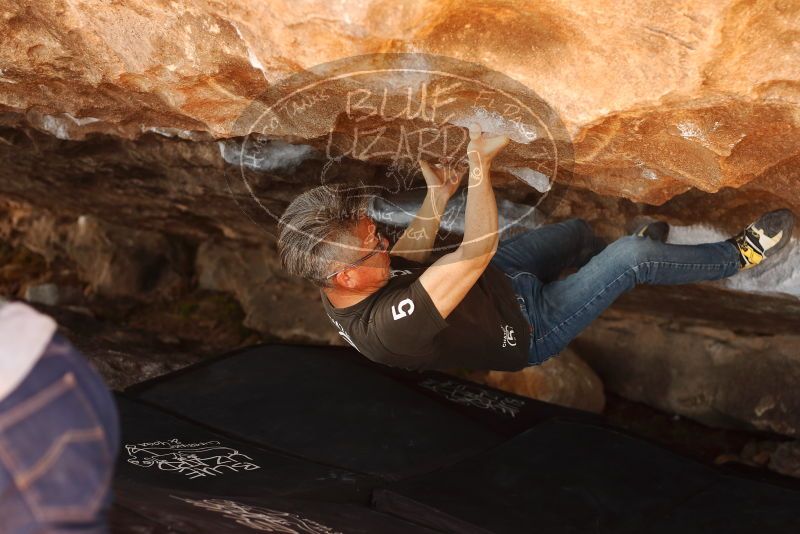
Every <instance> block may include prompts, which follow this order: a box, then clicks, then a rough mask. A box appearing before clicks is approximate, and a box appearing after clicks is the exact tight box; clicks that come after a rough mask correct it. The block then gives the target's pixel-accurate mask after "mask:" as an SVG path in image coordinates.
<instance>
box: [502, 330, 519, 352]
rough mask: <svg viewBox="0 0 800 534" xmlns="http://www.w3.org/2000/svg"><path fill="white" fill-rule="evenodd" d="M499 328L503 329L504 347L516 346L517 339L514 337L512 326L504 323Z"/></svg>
mask: <svg viewBox="0 0 800 534" xmlns="http://www.w3.org/2000/svg"><path fill="white" fill-rule="evenodd" d="M500 328H502V329H503V347H504V348H505V346H506V345H508V346H509V347H516V346H517V340H516V339H515V338H514V328H512V327H511V326H509V325H504V326H501V327H500Z"/></svg>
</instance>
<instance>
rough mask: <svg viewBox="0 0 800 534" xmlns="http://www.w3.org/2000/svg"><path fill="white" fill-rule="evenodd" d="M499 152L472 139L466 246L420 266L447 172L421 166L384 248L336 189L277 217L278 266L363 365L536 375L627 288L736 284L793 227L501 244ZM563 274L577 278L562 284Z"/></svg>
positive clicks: (536, 236)
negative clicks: (313, 293)
mask: <svg viewBox="0 0 800 534" xmlns="http://www.w3.org/2000/svg"><path fill="white" fill-rule="evenodd" d="M508 141H509V140H508V138H507V137H505V136H499V137H486V136H484V135H483V134H482V133H481V131H480V128H479V127H478V126H477V125H472V126H471V127H470V142H469V145H468V147H467V158H468V162H469V174H468V179H467V180H468V194H467V201H466V213H465V226H464V237H463V241H462V242H461V245H460V246H459V247H458V248H457V249H456V250H454V251H453V252H450V253H449V254H445V255H443V256H442V257H441V258H439V259H438V260H436V261H435V262H433V263H432V264H430V265H425V264H424V262H425V260H426V259H428V256H429V254H430V250H431V249H432V247H433V242H434V239H435V236H436V232H437V230H438V226H439V220H440V215H441V213H442V212H443V211H444V207H445V205H446V204H447V201H448V200H449V198H450V196H451V195H452V194H453V193H454V192H455V190H456V189H457V188H458V185H459V182H460V180H461V176H458V175H456V173H454V172H453V171H452V170H449V169H446V168H436V167H434V166H431V165H429V164H428V163H426V162H423V161H420V166H421V168H422V171H423V175H424V176H425V180H426V182H427V184H428V190H427V191H428V192H427V195H426V197H425V200H424V202H423V204H422V206H421V207H420V209H419V211H418V212H417V215H416V217H415V219H414V220H413V221H412V222H411V224H410V226H409V227H408V228H407V230H406V231H405V232H404V234H403V236H402V237H401V238H400V239H398V241H397V242H396V243H395V244H394V246H393V247H392V248H391V250H390V249H389V243H388V241H387V239H386V238H385V237H383V236H381V235H380V233H379V232H378V231H377V226H376V224H375V223H374V221H373V220H372V219H371V218H370V217H368V216H367V215H366V205H365V200H364V199H363V198H359V197H354V196H352V195H349V194H348V193H347V192H346V191H345V189H344V188H342V187H337V186H322V187H318V188H316V189H313V190H310V191H307V192H306V193H304V194H302V195H300V196H299V197H298V198H297V199H295V200H294V201H293V202H292V203H291V204H290V205H289V207H288V208H287V209H286V212H285V213H284V215H283V216H282V218H281V221H280V224H279V230H280V236H279V239H278V248H279V253H280V257H281V262H282V264H283V266H284V268H285V269H286V270H287V271H288V272H289V273H291V274H294V275H298V276H302V277H304V278H306V279H308V280H311V281H312V282H314V283H315V284H316V285H318V286H320V287H321V291H320V293H321V298H322V303H323V306H324V308H325V311H326V312H327V314H328V316H329V317H330V319H331V321H332V322H333V324H334V325H335V326H336V328H337V329H338V330H339V333H340V334H341V335H342V336H343V337H344V338H345V339H346V340H347V341H348V342H349V343H350V344H351V345H353V346H354V347H355V348H356V349H357V350H358V351H359V352H361V354H363V355H364V356H366V357H367V358H369V359H371V360H373V361H376V362H380V363H383V364H386V365H391V366H396V367H403V368H407V369H420V370H421V369H446V368H470V369H495V370H504V371H509V370H518V369H521V368H523V367H525V366H527V365H537V364H541V363H542V362H544V361H545V360H547V359H548V358H550V357H552V356H554V355H556V354H558V352H560V351H561V350H562V349H563V348H564V347H565V346H566V345H567V344H568V343H569V342H570V341H571V340H572V339H574V338H575V337H576V336H577V335H578V334H579V333H580V332H581V331H582V330H583V329H584V328H586V327H587V326H588V325H589V323H590V322H591V321H592V320H593V319H594V318H596V317H597V316H598V315H600V313H601V312H602V311H603V310H605V309H606V308H607V307H608V306H609V305H611V303H613V302H614V300H615V299H616V298H617V297H619V296H620V295H622V294H623V293H624V292H626V291H629V290H631V289H632V288H633V287H635V286H636V285H637V284H688V283H692V282H699V281H701V280H716V279H720V278H725V277H728V276H732V275H734V274H736V273H737V272H739V271H740V270H743V269H749V268H751V267H754V266H756V265H758V264H760V263H761V262H762V261H763V260H764V259H765V258H767V257H770V258H771V257H772V256H773V255H774V254H775V253H776V252H777V251H778V250H780V249H781V248H783V247H784V246H785V245H786V243H787V242H788V241H789V238H790V236H791V233H792V228H793V227H794V217H793V215H792V213H791V212H790V211H789V210H785V209H783V210H777V211H772V212H769V213H767V214H765V215H763V216H761V217H760V218H759V219H758V220H756V221H755V222H754V223H752V224H750V225H749V226H747V227H746V228H745V229H744V230H743V231H742V232H741V233H740V234H738V235H736V236H734V237H731V238H730V239H727V240H725V241H720V242H716V243H705V244H700V245H673V244H667V243H665V242H664V241H666V235H667V231H668V226H667V225H666V224H665V223H663V222H661V223H652V224H649V225H644V226H643V227H642V228H640V229H639V230H638V231H637V232H635V233H634V234H633V235H629V236H625V237H622V238H620V239H618V240H616V241H614V242H613V243H611V244H609V245H607V244H606V243H605V241H603V240H602V239H601V238H599V237H597V236H595V235H594V233H593V231H592V229H591V228H590V227H589V225H588V224H587V223H586V222H585V221H583V220H581V219H570V220H567V221H564V222H560V223H556V224H550V225H545V226H543V227H541V228H537V229H535V230H532V231H529V232H525V233H522V234H520V235H517V236H514V237H512V238H509V239H506V240H504V241H502V242H498V228H497V226H498V218H497V205H496V203H495V197H494V192H493V190H492V184H491V177H490V167H491V163H492V161H493V159H494V158H495V157H496V155H497V154H498V153H499V152H500V150H502V148H503V147H504V146H505V145H506V144H507V143H508ZM567 268H576V269H578V271H577V272H575V273H574V274H571V275H570V276H568V277H566V278H564V279H562V280H559V275H560V274H561V273H562V271H564V270H565V269H567Z"/></svg>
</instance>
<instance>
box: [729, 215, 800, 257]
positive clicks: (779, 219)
mask: <svg viewBox="0 0 800 534" xmlns="http://www.w3.org/2000/svg"><path fill="white" fill-rule="evenodd" d="M792 228H794V215H793V214H792V212H791V211H789V210H787V209H780V210H775V211H770V212H768V213H765V214H764V215H762V216H761V217H759V218H758V219H757V220H756V221H755V222H754V223H752V224H750V225H749V226H748V227H747V228H745V229H744V230H742V232H741V233H739V234H737V235H735V236H733V237H731V238H730V239H726V241H730V242H731V243H733V244H734V245H736V248H737V249H739V268H740V270H744V269H750V268H751V267H755V266H756V265H758V264H759V263H761V262H762V261H763V260H764V258H766V257H767V256H768V255H769V256H770V257H771V256H773V255H774V254H775V253H776V252H778V251H779V250H780V249H782V248H783V247H785V246H786V243H788V242H789V238H791V236H792Z"/></svg>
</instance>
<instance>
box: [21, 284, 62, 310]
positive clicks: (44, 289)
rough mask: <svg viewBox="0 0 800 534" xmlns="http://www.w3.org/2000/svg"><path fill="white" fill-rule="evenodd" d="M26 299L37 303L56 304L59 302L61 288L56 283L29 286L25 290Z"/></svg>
mask: <svg viewBox="0 0 800 534" xmlns="http://www.w3.org/2000/svg"><path fill="white" fill-rule="evenodd" d="M25 300H27V301H28V302H32V303H36V304H45V305H47V306H55V305H57V304H58V303H59V290H58V286H57V285H55V284H40V285H36V286H29V287H28V288H27V289H26V290H25Z"/></svg>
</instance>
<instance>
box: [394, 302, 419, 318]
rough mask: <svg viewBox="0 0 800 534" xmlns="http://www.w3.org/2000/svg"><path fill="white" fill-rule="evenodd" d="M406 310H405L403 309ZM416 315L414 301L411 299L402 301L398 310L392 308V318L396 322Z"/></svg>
mask: <svg viewBox="0 0 800 534" xmlns="http://www.w3.org/2000/svg"><path fill="white" fill-rule="evenodd" d="M404 307H405V308H406V309H403V308H404ZM412 313H414V301H413V300H411V299H403V300H401V301H400V304H398V305H397V308H395V307H394V306H392V316H393V317H394V320H395V321H396V320H398V319H402V318H403V317H408V316H409V315H411V314H412Z"/></svg>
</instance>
